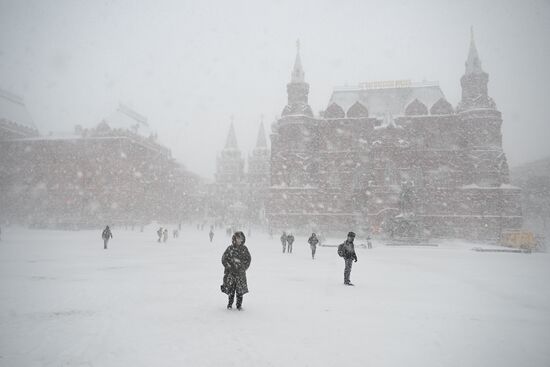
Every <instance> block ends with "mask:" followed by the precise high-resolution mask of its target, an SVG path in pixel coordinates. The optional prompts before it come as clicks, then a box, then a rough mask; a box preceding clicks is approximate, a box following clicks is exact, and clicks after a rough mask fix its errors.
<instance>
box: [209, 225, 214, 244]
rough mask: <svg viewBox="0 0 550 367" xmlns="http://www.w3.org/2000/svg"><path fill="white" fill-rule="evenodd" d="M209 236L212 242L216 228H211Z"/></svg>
mask: <svg viewBox="0 0 550 367" xmlns="http://www.w3.org/2000/svg"><path fill="white" fill-rule="evenodd" d="M208 236H209V237H210V243H212V239H214V230H213V229H212V228H210V232H209V233H208Z"/></svg>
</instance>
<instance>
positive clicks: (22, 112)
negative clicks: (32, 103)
mask: <svg viewBox="0 0 550 367" xmlns="http://www.w3.org/2000/svg"><path fill="white" fill-rule="evenodd" d="M0 119H5V120H8V121H11V122H13V123H16V124H18V125H21V126H25V127H28V128H30V129H33V130H37V129H36V126H35V124H34V122H33V120H32V118H31V115H30V113H29V111H27V107H26V106H25V102H24V101H23V98H22V97H19V96H17V95H15V94H13V93H10V92H8V91H7V90H4V89H1V88H0Z"/></svg>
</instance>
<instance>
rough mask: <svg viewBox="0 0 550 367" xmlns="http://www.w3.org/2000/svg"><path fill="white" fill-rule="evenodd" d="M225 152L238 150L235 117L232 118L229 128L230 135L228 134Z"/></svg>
mask: <svg viewBox="0 0 550 367" xmlns="http://www.w3.org/2000/svg"><path fill="white" fill-rule="evenodd" d="M224 149H225V150H238V149H239V147H238V146H237V136H236V135H235V128H234V127H233V116H231V125H230V126H229V133H228V134H227V140H226V141H225V148H224Z"/></svg>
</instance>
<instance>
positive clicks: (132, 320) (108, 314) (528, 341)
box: [0, 227, 550, 367]
mask: <svg viewBox="0 0 550 367" xmlns="http://www.w3.org/2000/svg"><path fill="white" fill-rule="evenodd" d="M2 230H3V233H2V240H1V242H0V365H1V366H9V367H14V366H116V367H121V366H133V367H135V366H147V367H151V366H178V367H182V366H215V367H219V366H223V367H229V366H315V367H318V366H346V367H350V366H362V367H364V366H422V367H426V366H438V367H440V366H480V367H481V366H483V367H487V366H499V367H504V366H514V367H515V366H541V367H543V366H549V365H550V287H549V286H548V281H549V280H550V255H548V254H540V253H533V254H514V253H480V252H475V251H471V250H470V249H471V248H472V247H475V246H478V245H474V244H466V243H458V242H457V243H446V244H442V245H441V246H440V247H424V248H422V247H408V248H407V247H405V248H404V247H386V246H383V245H382V244H381V243H379V242H375V243H374V248H373V249H372V250H367V249H362V248H359V249H357V252H358V257H359V261H358V262H357V263H355V264H354V267H353V271H352V276H351V278H352V281H353V282H354V283H355V284H356V286H355V287H346V286H344V285H343V284H342V283H343V268H344V265H343V261H342V259H340V258H339V257H338V256H337V254H336V249H335V248H333V247H322V248H319V249H318V250H317V258H316V259H315V260H312V259H311V256H310V251H309V246H308V245H307V244H306V239H305V238H304V237H300V236H298V237H297V238H296V242H295V244H294V253H293V254H290V255H289V254H282V252H281V246H280V243H279V241H278V239H277V238H273V239H269V238H268V237H267V235H264V234H260V233H253V234H252V236H251V237H250V238H248V239H247V242H246V244H247V246H248V248H249V250H250V252H251V254H252V265H251V267H250V269H249V271H248V281H249V288H250V293H249V294H247V295H246V296H245V299H244V311H241V312H239V311H237V310H231V311H229V310H226V309H225V305H226V296H225V295H224V294H222V293H221V292H220V284H221V281H222V271H223V269H222V265H221V263H220V258H221V254H222V252H223V250H224V249H225V248H226V246H227V245H228V244H229V239H228V237H226V236H225V234H224V233H223V232H224V231H217V234H216V237H215V238H214V243H212V244H211V243H209V241H208V235H207V230H206V229H205V230H204V231H202V232H200V231H198V230H196V229H192V228H185V229H184V230H183V231H182V233H181V235H180V238H179V239H172V238H170V239H169V240H168V242H167V243H166V244H164V243H163V244H159V243H157V242H156V234H155V233H154V232H155V228H152V227H149V228H146V232H144V233H141V232H139V231H138V230H136V231H135V232H132V231H126V230H122V229H117V228H114V229H113V235H114V239H113V240H112V241H111V243H110V248H109V249H108V250H103V243H102V241H101V238H100V234H101V231H80V232H61V231H42V230H27V229H20V228H2ZM170 234H171V233H170ZM344 236H345V234H343V236H342V240H343V239H344ZM331 242H334V244H336V239H334V240H332V241H331ZM356 242H358V243H361V242H364V241H362V240H361V239H360V238H358V239H357V241H356Z"/></svg>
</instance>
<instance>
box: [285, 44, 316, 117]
mask: <svg viewBox="0 0 550 367" xmlns="http://www.w3.org/2000/svg"><path fill="white" fill-rule="evenodd" d="M304 77H305V73H304V69H303V68H302V60H301V59H300V40H297V41H296V60H295V61H294V68H293V69H292V73H291V77H290V83H288V84H287V85H286V91H287V94H288V103H287V105H286V106H285V108H284V109H283V113H282V115H283V116H287V115H306V116H313V112H312V111H311V107H310V106H309V105H308V101H307V97H308V93H309V84H307V83H306V82H305V78H304Z"/></svg>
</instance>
